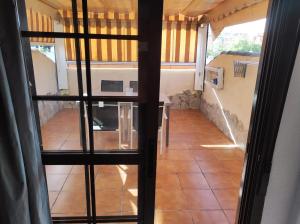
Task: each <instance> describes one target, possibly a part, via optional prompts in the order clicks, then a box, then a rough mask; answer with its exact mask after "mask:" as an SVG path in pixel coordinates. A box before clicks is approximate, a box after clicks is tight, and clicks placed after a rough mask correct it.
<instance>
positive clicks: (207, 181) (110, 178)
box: [42, 109, 243, 224]
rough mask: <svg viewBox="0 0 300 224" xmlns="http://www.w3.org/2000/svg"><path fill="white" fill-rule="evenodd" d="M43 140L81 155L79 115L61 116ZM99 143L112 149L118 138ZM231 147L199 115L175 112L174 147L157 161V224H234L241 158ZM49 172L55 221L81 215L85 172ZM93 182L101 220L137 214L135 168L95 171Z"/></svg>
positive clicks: (108, 136)
mask: <svg viewBox="0 0 300 224" xmlns="http://www.w3.org/2000/svg"><path fill="white" fill-rule="evenodd" d="M42 134H43V143H44V148H45V149H80V142H79V124H78V113H77V111H76V110H72V109H65V110H63V111H61V112H59V113H58V114H56V116H55V117H54V118H52V119H51V120H49V121H48V123H47V124H46V125H44V126H43V128H42ZM95 138H96V139H95V142H98V143H99V144H102V145H100V146H101V147H105V148H108V149H109V148H114V147H116V145H117V139H118V135H117V134H115V133H109V132H108V133H105V136H98V137H96V136H95ZM97 138H98V139H99V140H98V141H97ZM105 139H106V140H105ZM231 144H233V143H232V142H231V141H230V140H228V138H227V137H225V136H224V135H223V134H222V133H221V132H220V131H219V130H218V129H217V128H216V127H215V126H214V125H213V124H212V123H211V122H209V121H208V120H207V119H206V118H205V117H204V116H203V115H202V114H201V113H200V112H199V111H196V110H172V111H171V122H170V146H169V148H168V149H165V150H164V153H163V154H162V155H159V156H158V161H157V187H156V188H157V190H156V191H157V192H156V224H177V223H178V224H190V223H191V224H198V223H199V224H229V223H234V217H235V210H236V207H237V200H238V188H239V182H240V176H241V171H242V164H243V152H242V151H241V150H239V149H229V148H228V147H226V146H229V145H231ZM100 146H99V147H100ZM46 171H47V179H48V188H49V196H50V204H51V211H52V213H53V215H56V216H61V215H83V214H84V213H85V211H86V204H85V193H84V192H85V190H84V173H83V172H84V171H83V167H80V166H47V167H46ZM95 176H96V205H97V215H114V214H135V213H136V196H137V169H136V167H135V166H124V165H123V166H122V165H120V166H96V167H95Z"/></svg>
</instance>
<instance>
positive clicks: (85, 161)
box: [17, 0, 163, 224]
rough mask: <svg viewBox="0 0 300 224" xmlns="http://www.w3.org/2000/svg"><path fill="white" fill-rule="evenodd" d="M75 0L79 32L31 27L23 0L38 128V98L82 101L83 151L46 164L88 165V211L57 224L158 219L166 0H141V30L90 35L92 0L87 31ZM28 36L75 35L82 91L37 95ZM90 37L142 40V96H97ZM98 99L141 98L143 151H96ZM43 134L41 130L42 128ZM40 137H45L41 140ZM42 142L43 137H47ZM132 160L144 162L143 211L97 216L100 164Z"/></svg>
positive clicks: (57, 153)
mask: <svg viewBox="0 0 300 224" xmlns="http://www.w3.org/2000/svg"><path fill="white" fill-rule="evenodd" d="M71 1H72V13H73V25H74V33H64V32H36V31H28V25H27V16H26V7H25V1H24V0H17V4H18V11H19V18H20V22H21V30H22V31H21V36H22V37H23V38H22V43H23V49H24V52H25V59H26V63H25V64H26V68H27V73H28V78H29V80H30V82H31V84H32V86H31V90H32V91H31V92H32V100H33V103H34V107H35V114H36V120H37V124H38V127H39V128H40V125H39V115H38V107H37V102H38V101H42V100H44V101H79V109H80V125H81V133H80V134H81V143H82V151H70V150H68V151H62V150H53V151H43V149H42V148H43V147H42V144H41V150H42V160H43V164H44V165H84V167H85V187H86V203H87V216H83V217H53V222H54V223H110V222H138V223H145V224H148V223H149V224H150V223H153V222H154V201H155V172H156V169H155V167H156V153H157V145H156V142H157V123H158V102H159V80H160V63H161V62H160V58H161V57H160V46H161V32H162V9H163V0H153V1H147V0H139V1H138V15H139V16H138V28H139V29H138V35H110V34H90V33H89V32H88V30H89V29H88V26H89V24H88V5H87V0H82V10H83V27H84V32H83V33H79V32H78V12H77V1H76V0H71ZM28 37H51V38H74V39H75V50H76V52H75V53H76V66H77V76H78V90H79V91H78V92H79V94H78V95H76V96H46V95H37V94H36V90H35V80H34V72H33V65H32V58H31V50H30V43H29V38H28ZM80 39H84V50H85V66H86V77H87V81H86V82H87V96H84V95H83V83H82V70H81V63H82V62H81V58H80V41H79V40H80ZM90 39H119V40H137V41H138V49H139V54H138V65H139V68H138V80H139V89H138V97H135V96H132V97H130V96H128V97H121V96H120V97H114V96H93V94H92V83H91V67H90V46H89V40H90ZM93 101H121V102H138V103H139V105H140V106H139V116H138V117H139V118H138V119H139V136H138V150H137V151H133V150H131V151H121V152H120V151H116V150H115V151H113V150H112V151H106V152H103V151H95V149H94V138H93V137H94V136H93V118H92V102H93ZM85 103H86V104H87V108H88V109H87V113H88V114H87V115H88V136H89V147H88V146H87V142H86V134H87V133H86V131H87V130H86V129H85V120H84V104H85ZM39 133H40V130H39ZM41 140H42V139H41V137H40V141H41ZM41 143H42V141H41ZM96 164H97V165H115V164H130V165H138V168H139V169H138V215H133V216H121V215H119V216H97V215H96V201H95V200H96V197H95V177H94V165H96Z"/></svg>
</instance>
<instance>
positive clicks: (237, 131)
mask: <svg viewBox="0 0 300 224" xmlns="http://www.w3.org/2000/svg"><path fill="white" fill-rule="evenodd" d="M234 61H247V62H251V63H252V64H248V65H247V70H246V76H245V77H244V78H242V77H235V76H234V66H233V63H234ZM258 61H259V57H258V56H257V55H256V56H251V55H250V56H249V55H248V56H244V55H239V54H229V53H223V54H220V55H219V56H217V57H216V58H215V59H214V60H212V61H211V62H210V63H209V64H208V66H210V67H222V68H223V69H224V87H223V88H222V89H216V88H214V87H213V86H212V85H211V84H210V83H209V82H207V81H205V85H204V91H203V93H202V96H201V102H200V110H201V111H202V112H203V113H204V114H205V115H206V116H207V117H208V118H209V119H210V120H211V121H212V122H214V123H215V125H216V126H217V127H218V128H219V129H220V130H222V131H223V132H224V133H225V134H226V135H227V136H228V137H229V138H230V139H232V140H233V141H234V142H235V143H236V144H238V145H239V146H240V147H241V148H245V146H246V142H247V135H248V129H249V123H250V116H251V110H252V101H253V94H254V89H255V84H256V79H257V69H258Z"/></svg>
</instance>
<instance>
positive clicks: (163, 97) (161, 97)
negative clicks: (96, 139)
mask: <svg viewBox="0 0 300 224" xmlns="http://www.w3.org/2000/svg"><path fill="white" fill-rule="evenodd" d="M97 95H99V96H137V95H138V94H137V93H136V92H102V91H101V92H99V93H98V94H97ZM159 101H160V102H164V106H165V113H166V134H165V138H166V147H168V146H169V141H170V138H169V136H170V106H171V101H170V99H169V97H168V96H167V95H166V94H164V93H160V95H159Z"/></svg>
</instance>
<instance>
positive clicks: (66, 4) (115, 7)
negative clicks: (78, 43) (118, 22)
mask: <svg viewBox="0 0 300 224" xmlns="http://www.w3.org/2000/svg"><path fill="white" fill-rule="evenodd" d="M35 1H39V2H42V3H44V4H46V5H48V6H50V7H51V8H54V9H71V0H35ZM223 1H224V0H165V1H164V15H176V14H178V13H180V14H184V15H186V16H199V15H202V14H205V13H207V12H208V11H209V10H211V9H213V8H214V7H216V6H217V5H218V4H219V3H221V2H223ZM81 2H82V1H81V0H77V3H78V8H79V9H78V10H79V11H80V8H81ZM137 2H138V0H88V8H89V11H97V12H105V11H114V12H121V13H123V12H134V11H136V10H137Z"/></svg>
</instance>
